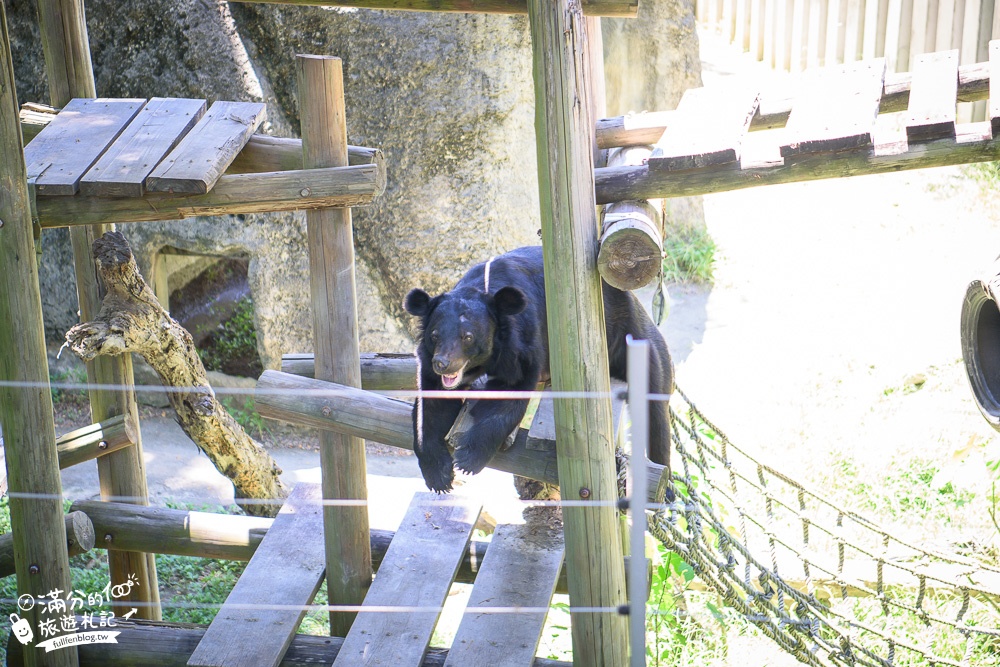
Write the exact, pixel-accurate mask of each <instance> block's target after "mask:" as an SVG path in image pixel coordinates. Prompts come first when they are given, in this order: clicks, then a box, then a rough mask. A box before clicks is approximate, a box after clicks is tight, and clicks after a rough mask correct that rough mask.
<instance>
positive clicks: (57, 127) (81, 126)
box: [24, 98, 145, 196]
mask: <svg viewBox="0 0 1000 667" xmlns="http://www.w3.org/2000/svg"><path fill="white" fill-rule="evenodd" d="M144 102H145V100H140V99H125V100H112V99H104V98H98V99H81V98H77V99H73V100H70V102H69V103H68V104H67V105H66V106H65V107H63V110H62V111H61V112H59V115H58V116H56V117H55V119H53V121H52V122H51V123H49V124H48V125H47V126H46V127H45V129H44V130H42V131H41V132H39V133H38V136H36V137H35V138H34V140H32V142H31V143H30V144H28V145H27V146H25V147H24V161H25V162H26V163H27V166H28V181H29V182H30V183H31V184H32V185H33V186H34V188H35V193H36V194H39V195H60V196H72V195H75V194H76V192H77V190H78V189H79V184H80V179H81V178H83V175H84V174H85V173H87V170H88V169H90V167H91V165H93V164H94V162H96V161H97V159H98V158H99V157H100V156H101V154H102V153H104V151H105V150H106V149H107V147H108V145H109V144H111V142H112V141H114V140H115V139H116V138H117V137H118V135H119V134H121V133H122V131H123V130H124V129H125V127H126V126H127V125H128V123H129V121H131V120H132V118H134V117H135V115H136V114H137V113H139V110H140V109H142V106H143V103H144Z"/></svg>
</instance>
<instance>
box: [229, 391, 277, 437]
mask: <svg viewBox="0 0 1000 667" xmlns="http://www.w3.org/2000/svg"><path fill="white" fill-rule="evenodd" d="M219 402H220V403H222V407H224V408H225V409H226V412H228V413H229V414H231V415H232V416H233V419H235V420H236V423H237V424H239V425H240V427H242V428H243V430H244V431H246V432H247V434H248V435H249V436H250V437H251V438H256V439H258V440H260V439H261V438H263V437H264V436H265V435H267V434H268V433H270V431H269V430H268V425H267V420H266V419H264V418H263V417H261V416H260V413H259V412H257V404H256V402H255V401H254V399H253V397H252V396H248V397H247V398H246V399H245V400H244V401H243V403H242V404H240V403H239V401H238V400H237V399H235V398H234V397H232V396H225V397H223V398H222V399H221V400H220V401H219Z"/></svg>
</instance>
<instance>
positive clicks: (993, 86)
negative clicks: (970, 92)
mask: <svg viewBox="0 0 1000 667" xmlns="http://www.w3.org/2000/svg"><path fill="white" fill-rule="evenodd" d="M989 72H990V77H989V79H990V93H989V100H990V102H989V104H990V127H991V128H992V130H993V136H994V137H996V136H1000V39H994V40H993V41H991V42H990V62H989Z"/></svg>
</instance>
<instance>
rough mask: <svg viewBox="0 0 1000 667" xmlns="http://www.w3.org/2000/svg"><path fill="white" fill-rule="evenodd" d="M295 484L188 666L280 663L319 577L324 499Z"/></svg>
mask: <svg viewBox="0 0 1000 667" xmlns="http://www.w3.org/2000/svg"><path fill="white" fill-rule="evenodd" d="M322 500H323V498H322V493H321V491H320V487H319V485H318V484H297V485H296V486H295V488H294V489H293V490H292V493H291V494H289V496H288V498H287V499H286V500H285V504H284V505H283V506H282V507H281V511H280V512H278V516H277V517H275V519H274V522H273V523H272V524H271V527H270V528H269V529H268V531H267V534H266V535H265V536H264V539H263V540H261V543H260V546H259V547H257V551H255V552H254V555H253V558H251V559H250V562H249V563H247V567H246V570H244V571H243V575H242V576H241V577H240V579H239V581H237V582H236V586H234V587H233V590H232V592H231V593H230V594H229V597H227V598H226V602H225V603H224V604H223V605H222V609H220V610H219V614H218V615H217V616H216V617H215V620H213V621H212V624H211V625H209V626H208V630H206V631H205V636H204V637H203V638H202V640H201V642H199V643H198V648H196V649H195V650H194V653H193V654H192V655H191V658H190V659H189V660H188V665H189V666H190V667H242V666H244V665H245V666H246V667H268V666H271V667H274V666H276V665H278V664H280V663H281V658H282V656H283V655H284V654H285V650H286V649H287V648H288V645H289V644H290V643H291V641H292V639H293V638H294V636H295V631H296V630H297V629H298V627H299V622H300V621H301V620H302V617H303V616H305V613H306V605H308V604H309V603H310V602H312V599H313V597H314V596H315V595H316V591H318V590H319V586H320V584H321V583H322V581H323V572H324V560H323V502H322Z"/></svg>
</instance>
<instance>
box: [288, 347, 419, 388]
mask: <svg viewBox="0 0 1000 667" xmlns="http://www.w3.org/2000/svg"><path fill="white" fill-rule="evenodd" d="M281 370H282V372H284V373H291V374H292V375H301V376H302V377H307V378H315V377H316V360H315V358H314V357H313V355H312V354H302V353H295V354H286V355H283V356H282V357H281ZM361 387H362V389H367V390H369V391H378V390H389V391H392V390H403V389H416V388H417V358H416V357H414V356H413V355H412V354H383V353H372V352H362V353H361Z"/></svg>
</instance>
